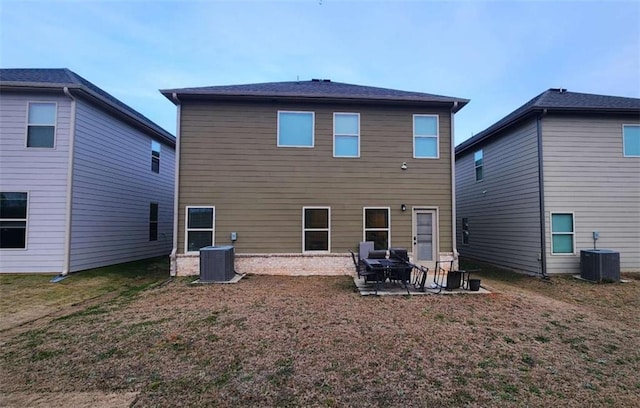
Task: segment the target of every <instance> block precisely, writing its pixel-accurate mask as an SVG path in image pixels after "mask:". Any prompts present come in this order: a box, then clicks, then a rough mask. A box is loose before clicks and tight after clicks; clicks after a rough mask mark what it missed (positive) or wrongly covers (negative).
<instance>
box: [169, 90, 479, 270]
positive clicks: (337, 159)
mask: <svg viewBox="0 0 640 408" xmlns="http://www.w3.org/2000/svg"><path fill="white" fill-rule="evenodd" d="M161 92H162V94H163V95H165V96H166V97H167V98H168V99H169V100H171V101H172V102H173V103H174V104H175V105H176V106H177V108H178V117H179V121H178V138H177V139H178V145H177V152H178V153H177V155H178V166H177V172H178V175H177V180H178V183H177V186H176V188H177V190H176V200H177V203H176V217H175V219H174V220H175V221H174V222H175V230H174V251H175V252H174V256H173V259H174V262H173V264H172V266H173V268H172V272H173V273H174V274H178V275H190V274H198V273H199V255H198V254H199V249H200V248H202V247H204V246H208V245H233V246H234V248H235V254H236V257H235V269H236V271H237V272H239V273H264V274H289V275H311V274H350V273H353V264H352V262H351V259H350V257H349V252H348V251H349V250H355V251H357V250H358V243H359V242H360V241H373V242H374V246H375V248H376V249H388V248H390V247H403V248H407V249H408V251H409V252H410V255H411V256H412V259H413V260H414V261H415V262H417V263H421V264H425V265H433V264H434V263H435V262H436V261H438V260H455V259H456V250H455V241H454V229H455V228H454V220H455V214H454V210H455V206H454V205H453V202H454V197H453V194H454V190H453V182H454V179H453V166H454V162H453V133H454V132H453V129H454V126H453V125H454V120H453V119H454V114H455V113H456V112H458V111H459V110H460V109H461V108H462V107H463V106H464V105H465V104H466V103H467V102H468V101H467V100H466V99H461V98H454V97H447V96H439V95H432V94H426V93H420V92H408V91H399V90H393V89H383V88H377V87H370V86H361V85H353V84H345V83H339V82H333V81H330V80H310V81H294V82H274V83H260V84H247V85H229V86H211V87H202V88H184V89H168V90H163V91H161Z"/></svg>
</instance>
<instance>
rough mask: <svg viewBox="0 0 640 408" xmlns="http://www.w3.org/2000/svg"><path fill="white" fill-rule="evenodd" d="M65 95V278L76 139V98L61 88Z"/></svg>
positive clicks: (68, 262)
mask: <svg viewBox="0 0 640 408" xmlns="http://www.w3.org/2000/svg"><path fill="white" fill-rule="evenodd" d="M62 91H63V92H64V94H65V95H67V96H68V97H69V99H71V118H70V123H69V160H68V167H67V207H66V212H65V221H66V227H65V233H64V264H63V266H62V276H67V274H69V271H70V269H71V224H72V223H71V207H72V200H73V158H74V156H75V155H74V154H73V147H74V145H75V139H76V98H74V97H73V96H72V95H71V93H70V92H69V88H68V87H66V86H65V87H64V88H62Z"/></svg>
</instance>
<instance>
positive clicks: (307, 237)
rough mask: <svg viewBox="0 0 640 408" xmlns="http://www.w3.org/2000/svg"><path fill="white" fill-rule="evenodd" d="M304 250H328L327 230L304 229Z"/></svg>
mask: <svg viewBox="0 0 640 408" xmlns="http://www.w3.org/2000/svg"><path fill="white" fill-rule="evenodd" d="M304 250H305V251H328V250H329V232H328V231H305V233H304Z"/></svg>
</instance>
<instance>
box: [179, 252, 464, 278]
mask: <svg viewBox="0 0 640 408" xmlns="http://www.w3.org/2000/svg"><path fill="white" fill-rule="evenodd" d="M451 259H454V256H453V253H451V252H441V253H440V260H441V261H450V260H451ZM172 264H173V265H172V269H173V268H175V275H176V276H192V275H199V274H200V255H199V254H193V255H184V254H181V255H177V256H176V258H175V263H174V262H172ZM234 267H235V270H236V272H237V273H240V274H245V273H249V274H258V275H288V276H310V275H325V276H327V275H353V274H354V273H355V270H354V266H353V261H352V260H351V255H350V254H348V253H346V254H236V255H235V258H234ZM454 269H458V261H457V259H456V260H455V261H454Z"/></svg>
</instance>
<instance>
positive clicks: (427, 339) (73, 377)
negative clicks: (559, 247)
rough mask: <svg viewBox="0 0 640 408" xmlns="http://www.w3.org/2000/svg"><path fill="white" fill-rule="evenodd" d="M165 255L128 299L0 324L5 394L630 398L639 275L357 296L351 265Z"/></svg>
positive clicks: (544, 400)
mask: <svg viewBox="0 0 640 408" xmlns="http://www.w3.org/2000/svg"><path fill="white" fill-rule="evenodd" d="M149 265H153V264H149ZM150 267H151V266H150ZM164 267H165V269H164V270H161V271H158V272H157V275H155V276H156V277H155V278H152V276H153V275H154V274H155V272H153V271H152V272H150V273H149V275H148V276H147V275H145V276H147V278H148V279H147V280H145V281H144V283H143V282H142V281H139V280H138V279H141V278H140V275H139V274H135V273H133V274H132V275H131V276H125V274H122V275H119V274H118V273H117V272H114V273H115V274H116V275H117V276H118V279H116V280H115V281H116V282H118V287H120V285H123V287H126V285H130V288H132V289H131V290H128V289H124V290H123V292H120V293H124V295H123V296H115V297H110V298H108V299H106V300H105V301H104V302H98V303H95V304H92V305H91V306H88V307H86V308H84V309H82V310H77V311H74V312H73V313H70V314H60V315H58V316H55V317H53V318H51V319H48V320H46V321H44V322H43V321H42V319H41V320H39V321H38V322H37V323H38V324H33V327H31V324H28V325H26V328H27V329H26V330H24V331H22V332H20V333H14V332H12V330H4V331H0V340H1V342H2V343H3V345H2V348H0V395H2V394H3V395H4V396H5V402H6V401H10V402H12V403H14V404H17V405H19V404H20V401H22V402H25V401H27V399H26V398H27V396H29V395H31V394H33V393H36V392H37V393H52V394H51V398H54V397H56V398H60V397H61V396H62V398H64V396H69V398H72V396H74V395H80V394H83V393H84V394H83V395H88V394H91V393H94V394H95V393H98V394H99V393H102V394H104V395H108V396H111V397H113V395H118V393H120V394H123V395H124V394H125V393H127V394H126V395H137V396H136V397H135V399H134V400H133V401H132V402H133V403H132V405H133V406H135V407H149V406H163V407H164V406H167V407H169V406H170V407H180V406H185V407H191V406H238V407H241V406H242V407H244V406H260V407H264V406H278V407H287V406H291V407H293V406H304V407H308V406H322V407H334V406H335V407H343V406H373V407H388V406H398V407H424V406H434V407H440V406H445V407H446V406H450V407H457V406H482V407H491V406H495V407H502V406H552V405H556V406H562V407H585V406H611V407H625V406H628V407H635V406H637V405H638V401H639V399H640V377H638V372H639V371H640V314H639V313H638V310H639V308H640V280H638V278H639V277H637V276H631V275H629V276H625V278H628V279H630V282H629V283H624V284H623V283H617V284H607V285H595V284H590V283H586V282H582V281H577V280H575V279H572V278H570V277H554V278H552V279H551V281H550V282H547V281H542V280H540V279H538V278H533V277H526V276H520V275H513V274H510V273H507V272H501V271H497V270H490V269H488V268H485V269H484V272H483V273H481V274H480V277H481V278H482V284H483V286H486V287H488V288H489V289H490V290H491V291H492V294H490V295H473V296H471V295H450V296H439V295H433V296H415V297H409V296H401V297H361V296H360V295H358V294H357V293H355V292H354V285H353V281H352V280H351V279H350V278H348V277H283V276H252V275H250V276H247V277H245V278H244V279H243V280H241V281H240V283H239V284H235V285H191V284H190V282H191V281H192V280H193V278H177V279H174V280H172V281H171V282H169V283H167V284H164V285H153V284H154V283H159V282H162V281H163V280H164V279H166V277H167V276H168V269H167V268H168V267H167V266H166V265H165V266H164ZM145 268H146V267H145V266H142V265H139V266H138V267H137V268H134V269H138V270H140V271H142V270H145ZM97 275H99V274H97ZM33 279H35V278H33ZM73 279H76V277H73V278H70V279H67V280H66V281H68V282H67V283H65V284H71V283H72V282H73ZM81 279H84V278H81V277H80V276H78V281H80V280H81ZM86 279H88V280H90V279H92V278H89V277H88V278H86ZM66 281H63V282H66ZM12 284H13V283H12ZM51 285H53V284H51ZM7 286H10V284H8V285H7ZM26 286H29V285H26ZM43 286H46V285H43ZM107 286H109V285H105V287H107ZM2 288H3V289H2V290H3V295H4V290H5V285H4V283H3V286H2ZM111 289H113V287H111ZM102 290H104V289H102ZM117 290H120V289H117ZM48 292H49V288H48V287H47V288H46V289H44V290H43V292H42V295H43V297H46V296H47V293H48ZM14 293H19V291H15V292H14ZM103 293H105V292H103ZM3 297H4V296H3ZM32 298H34V299H38V298H39V296H38V294H37V293H33V296H32ZM3 308H4V305H3ZM16 395H22V396H24V397H23V399H22V400H21V399H20V398H15V397H12V396H16ZM0 402H2V400H1V399H0ZM94 405H97V406H99V405H100V404H99V403H96V404H94ZM107 405H108V404H107V403H105V404H104V406H107ZM114 406H115V405H114Z"/></svg>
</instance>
